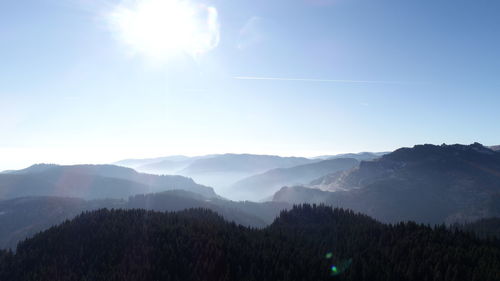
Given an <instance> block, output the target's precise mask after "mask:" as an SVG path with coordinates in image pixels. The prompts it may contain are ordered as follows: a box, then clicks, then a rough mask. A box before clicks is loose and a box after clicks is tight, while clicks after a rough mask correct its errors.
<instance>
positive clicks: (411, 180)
mask: <svg viewBox="0 0 500 281" xmlns="http://www.w3.org/2000/svg"><path fill="white" fill-rule="evenodd" d="M310 187H315V188H321V189H323V190H326V191H336V192H324V193H322V194H323V199H322V200H320V201H321V202H325V203H328V204H333V205H335V206H337V205H338V206H343V207H347V208H352V209H354V210H357V211H360V212H364V213H367V214H369V215H371V216H373V217H375V218H377V219H380V220H383V221H390V222H395V221H401V220H415V221H418V222H425V223H442V222H447V223H452V222H456V221H462V222H463V221H473V220H476V219H479V218H483V217H492V216H500V208H498V207H497V206H499V204H500V153H498V152H495V151H493V150H490V149H488V148H486V147H484V146H482V145H480V144H478V143H475V144H472V145H469V146H465V145H442V146H434V145H417V146H415V147H413V148H402V149H398V150H396V151H394V152H393V153H390V154H387V155H384V156H382V157H381V158H379V159H377V160H373V161H363V162H361V164H360V165H359V167H357V168H354V169H352V170H350V171H346V172H340V173H335V174H331V175H329V176H326V177H323V178H321V179H319V180H315V181H313V182H312V183H311V186H310ZM286 192H290V190H282V191H281V192H280V194H279V196H275V197H276V198H275V199H276V200H285V199H286V198H293V199H294V200H295V202H296V201H297V200H300V198H298V197H299V196H297V194H298V192H297V191H294V192H295V194H294V195H293V196H291V195H290V196H285V194H284V193H286ZM301 192H302V193H306V194H308V193H310V192H312V191H310V190H307V189H302V190H301ZM314 193H315V194H314V198H315V200H316V201H317V200H318V194H317V192H316V191H314ZM306 199H307V197H305V198H304V201H305V202H307V201H306Z"/></svg>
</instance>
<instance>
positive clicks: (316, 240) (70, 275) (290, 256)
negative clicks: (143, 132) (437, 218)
mask: <svg viewBox="0 0 500 281" xmlns="http://www.w3.org/2000/svg"><path fill="white" fill-rule="evenodd" d="M0 253H1V254H0V280H16V281H24V280H37V281H44V280H47V281H48V280H50V281H52V280H124V281H127V280H134V281H140V280H144V281H146V280H183V281H184V280H273V281H274V280H300V281H304V280H359V281H362V280H366V281H377V280H384V281H387V280H389V281H391V280H398V281H399V280H403V281H413V280H415V281H417V280H418V281H422V280H443V281H452V280H468V281H469V280H489V281H495V280H500V245H499V241H498V240H494V241H491V240H479V239H477V238H475V237H474V236H472V235H470V234H467V233H463V232H459V231H454V232H450V231H449V230H447V229H446V228H444V227H441V228H430V227H426V226H422V225H417V224H415V223H400V224H397V225H385V224H382V223H379V222H377V221H375V220H373V219H371V218H370V217H368V216H365V215H359V214H355V213H353V212H352V211H347V210H342V209H331V208H329V207H324V206H314V205H313V206H311V205H302V206H297V207H294V208H293V209H292V210H290V211H284V212H283V213H281V215H280V216H279V217H278V218H277V219H276V221H275V222H274V223H273V224H272V225H270V226H269V227H267V228H265V229H261V230H257V229H251V228H246V227H243V226H238V225H236V224H234V223H228V222H226V221H224V220H223V219H222V217H220V216H218V215H217V214H215V213H213V212H212V211H208V210H203V209H191V210H187V211H182V212H178V213H159V212H152V211H145V210H127V211H125V210H111V211H110V210H106V209H103V210H98V211H93V212H87V213H84V214H82V215H80V216H78V217H77V218H75V219H74V220H71V221H66V222H65V223H63V224H61V225H59V226H57V227H53V228H51V229H49V230H47V231H44V232H42V233H40V234H38V235H36V236H35V237H33V238H31V239H28V240H26V241H25V242H23V243H21V244H19V246H18V249H17V252H16V254H13V253H11V252H0Z"/></svg>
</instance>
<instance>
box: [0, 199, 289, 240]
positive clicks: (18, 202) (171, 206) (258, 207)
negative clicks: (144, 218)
mask: <svg viewBox="0 0 500 281" xmlns="http://www.w3.org/2000/svg"><path fill="white" fill-rule="evenodd" d="M290 207H291V206H290V205H289V204H287V203H279V202H266V203H253V202H234V201H228V200H223V199H217V198H212V199H207V198H205V197H203V196H201V195H198V194H196V193H192V192H188V191H183V190H171V191H165V192H161V193H155V194H145V195H144V194H141V195H135V196H132V197H130V198H129V199H128V200H118V199H107V200H90V201H87V200H83V199H77V198H62V197H24V198H16V199H10V200H0V225H1V226H2V227H0V249H1V248H15V246H16V245H17V243H18V242H19V241H21V240H23V239H25V238H26V237H30V236H32V235H33V234H35V233H37V232H39V231H42V230H45V229H47V228H49V227H51V226H54V225H56V224H59V223H61V222H63V221H64V220H66V219H71V218H73V217H75V216H76V215H78V214H80V213H81V212H82V211H89V210H96V209H100V208H121V209H131V208H141V209H147V210H155V211H179V210H184V209H189V208H205V209H210V210H213V211H216V212H217V213H219V214H221V215H222V216H223V217H224V218H225V219H226V220H228V221H234V222H236V223H238V224H241V225H245V226H252V227H264V226H266V225H268V224H270V223H271V222H272V221H273V220H274V218H276V216H277V215H278V214H279V213H280V212H281V211H282V210H285V209H289V208H290Z"/></svg>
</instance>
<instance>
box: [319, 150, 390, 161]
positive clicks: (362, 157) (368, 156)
mask: <svg viewBox="0 0 500 281" xmlns="http://www.w3.org/2000/svg"><path fill="white" fill-rule="evenodd" d="M387 153H389V152H360V153H343V154H337V155H322V156H318V157H315V159H316V158H317V159H323V160H329V159H338V158H352V159H356V160H358V161H367V160H373V159H376V158H379V157H380V156H382V155H384V154H387Z"/></svg>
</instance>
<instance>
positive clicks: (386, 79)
mask: <svg viewBox="0 0 500 281" xmlns="http://www.w3.org/2000/svg"><path fill="white" fill-rule="evenodd" d="M147 1H153V2H155V1H156V2H155V3H159V2H161V1H167V2H168V1H170V2H172V1H173V2H179V1H181V2H182V0H135V1H134V0H115V1H111V0H15V1H14V0H6V1H1V2H0V112H1V120H0V130H1V131H2V137H1V138H0V155H2V157H1V160H0V169H7V168H18V167H22V166H24V165H29V164H31V163H34V162H57V163H77V162H108V161H114V160H118V159H120V158H127V157H148V156H161V155H168V154H188V155H196V154H209V153H224V152H233V153H261V154H280V155H304V156H313V155H321V154H333V153H342V152H358V151H387V150H392V149H395V148H398V147H401V146H412V145H414V144H418V143H436V144H440V143H443V142H446V143H471V142H474V141H479V142H482V143H484V144H487V145H493V144H499V143H500V128H499V125H498V124H499V123H498V120H499V117H500V113H499V111H498V106H499V105H500V94H499V90H500V79H499V77H498V76H499V74H500V51H499V50H500V17H499V16H498V15H499V12H500V2H499V1H494V0H489V1H487V0H474V1H472V0H470V1H466V0H453V1H452V0H442V1H435V0H418V1H417V0H414V1H410V0H408V1H401V0H377V1H373V0H331V1H330V0H273V1H269V0H266V1H261V0H253V1H234V0H214V1H204V2H200V1H196V0H191V1H190V2H188V4H189V7H191V8H193V9H195V10H196V11H197V17H198V18H196V20H197V24H198V25H200V24H201V25H203V24H205V23H207V22H209V21H207V20H206V17H208V16H207V15H208V13H209V12H210V13H212V14H211V15H213V16H214V18H215V17H216V22H214V25H213V26H212V27H213V28H215V27H216V29H217V30H212V29H211V30H210V31H208V33H204V32H207V30H208V29H207V27H206V26H197V27H196V28H199V30H201V31H200V32H201V33H200V34H201V35H202V36H204V35H209V36H211V37H210V43H208V41H203V42H199V41H196V42H198V43H196V42H195V43H194V45H193V43H192V42H191V41H186V42H189V44H188V43H186V44H188V45H189V46H188V47H186V44H179V43H178V42H179V41H182V40H185V36H184V35H182V34H178V33H179V32H178V31H179V30H180V31H181V33H182V31H183V30H188V29H182V28H181V29H177V28H173V27H172V26H174V27H176V26H181V24H180V23H177V22H176V21H181V22H184V21H183V19H182V18H180V19H177V15H182V13H173V14H172V13H171V14H172V15H173V17H174V20H168V21H166V22H165V21H163V20H161V21H160V22H158V23H155V22H154V19H155V18H154V17H150V18H152V19H153V20H152V21H153V22H147V25H140V26H141V28H142V29H138V33H134V34H135V36H136V37H130V36H129V35H127V34H130V32H128V31H129V30H126V29H127V28H129V27H123V26H124V23H123V22H122V23H119V24H117V23H116V21H115V20H116V17H115V18H113V15H116V14H117V13H122V14H120V15H126V13H124V12H123V11H128V12H132V13H134V9H136V8H137V7H140V5H142V4H143V3H141V2H147ZM120 9H121V10H120ZM129 14H130V13H129ZM198 14H200V15H198ZM179 17H180V16H179ZM146 18H147V17H146ZM125 19H126V17H125ZM212 20H213V19H212ZM128 22H129V21H128V20H125V23H128ZM120 24H121V25H120ZM167 25H168V26H167ZM126 26H128V25H126ZM144 28H148V29H150V30H152V31H151V32H149V33H148V32H146V30H144ZM124 29H125V31H124ZM197 30H198V29H197ZM136 31H137V30H136ZM169 32H170V33H169ZM172 32H174V33H172ZM124 34H125V35H124ZM144 34H146V35H147V36H149V37H144V38H146V39H148V40H149V39H151V40H153V41H152V42H153V43H158V44H153V45H155V46H163V47H169V48H170V47H171V46H170V45H169V44H174V45H173V46H174V47H176V49H175V50H176V51H175V52H174V51H171V49H172V48H170V49H169V50H170V51H168V52H169V53H168V54H167V53H165V54H164V53H161V56H157V54H152V53H151V51H150V50H148V49H147V48H146V49H144V48H142V49H141V47H144V46H143V45H140V44H142V43H144V42H143V41H141V40H139V41H138V40H137V39H138V38H139V39H140V38H143V37H141V36H143V35H144ZM146 35H145V36H146ZM127 36H129V37H127ZM203 38H205V37H203ZM134 40H135V41H134ZM155 40H159V41H155ZM131 41H133V42H132V43H131ZM182 42H184V41H182ZM134 44H135V45H134ZM196 44H198V45H196ZM138 46H139V47H138ZM178 49H181V50H180V51H179V50H178ZM195 50H197V51H196V52H197V53H196V54H194V52H195ZM200 50H202V51H200ZM160 51H162V50H160ZM148 52H149V53H148ZM238 77H247V78H248V77H253V78H266V79H265V80H262V79H238ZM334 80H335V81H334Z"/></svg>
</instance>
